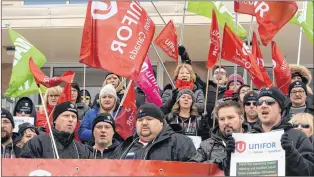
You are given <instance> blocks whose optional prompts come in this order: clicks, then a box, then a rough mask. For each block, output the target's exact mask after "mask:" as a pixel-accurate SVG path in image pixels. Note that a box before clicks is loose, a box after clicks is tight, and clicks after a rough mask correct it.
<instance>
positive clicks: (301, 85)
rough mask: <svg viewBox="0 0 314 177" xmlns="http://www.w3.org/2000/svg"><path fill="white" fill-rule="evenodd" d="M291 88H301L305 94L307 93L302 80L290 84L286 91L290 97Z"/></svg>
mask: <svg viewBox="0 0 314 177" xmlns="http://www.w3.org/2000/svg"><path fill="white" fill-rule="evenodd" d="M293 88H303V90H304V91H305V94H306V95H307V89H306V85H305V84H304V83H303V82H300V81H295V82H292V83H291V84H290V86H289V93H288V95H289V97H290V92H291V90H292V89H293Z"/></svg>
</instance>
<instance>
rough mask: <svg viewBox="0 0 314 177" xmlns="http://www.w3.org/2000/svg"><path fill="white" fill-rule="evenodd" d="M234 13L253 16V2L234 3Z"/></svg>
mask: <svg viewBox="0 0 314 177" xmlns="http://www.w3.org/2000/svg"><path fill="white" fill-rule="evenodd" d="M234 11H235V12H238V13H242V14H248V15H253V16H254V15H255V12H254V11H255V7H254V1H234Z"/></svg>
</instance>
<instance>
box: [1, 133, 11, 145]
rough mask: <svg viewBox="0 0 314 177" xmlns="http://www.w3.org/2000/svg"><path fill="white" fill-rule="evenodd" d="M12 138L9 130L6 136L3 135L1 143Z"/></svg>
mask: <svg viewBox="0 0 314 177" xmlns="http://www.w3.org/2000/svg"><path fill="white" fill-rule="evenodd" d="M10 138H11V135H10V134H9V133H8V132H7V133H6V136H4V137H2V136H1V143H2V144H3V143H5V142H7V141H8V140H9V139H10Z"/></svg>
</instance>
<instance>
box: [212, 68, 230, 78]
mask: <svg viewBox="0 0 314 177" xmlns="http://www.w3.org/2000/svg"><path fill="white" fill-rule="evenodd" d="M218 68H219V66H215V67H214V69H213V71H215V70H216V69H218ZM220 68H221V69H224V70H225V71H226V76H228V71H227V69H226V67H224V66H220Z"/></svg>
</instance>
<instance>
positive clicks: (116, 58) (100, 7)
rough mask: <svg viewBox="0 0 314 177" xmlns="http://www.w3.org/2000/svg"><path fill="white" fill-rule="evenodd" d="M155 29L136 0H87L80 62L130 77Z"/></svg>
mask: <svg viewBox="0 0 314 177" xmlns="http://www.w3.org/2000/svg"><path fill="white" fill-rule="evenodd" d="M154 32H155V24H154V23H153V21H152V20H151V18H150V17H149V16H148V14H147V13H146V11H145V10H144V9H143V8H142V7H141V6H140V4H139V3H138V2H137V1H89V2H88V5H87V11H86V18H85V24H84V29H83V34H82V42H81V52H80V62H81V63H85V64H86V65H88V66H90V67H93V68H100V69H103V70H107V71H111V72H113V73H116V74H117V75H119V76H123V77H126V78H128V79H131V80H134V79H135V78H136V77H137V75H138V74H139V73H140V71H141V67H142V64H143V62H144V60H145V57H146V54H147V52H148V49H149V47H150V44H151V41H152V38H153V36H154Z"/></svg>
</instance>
